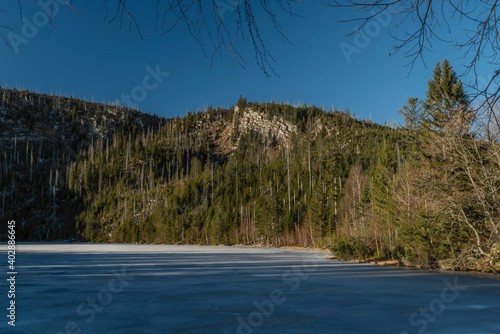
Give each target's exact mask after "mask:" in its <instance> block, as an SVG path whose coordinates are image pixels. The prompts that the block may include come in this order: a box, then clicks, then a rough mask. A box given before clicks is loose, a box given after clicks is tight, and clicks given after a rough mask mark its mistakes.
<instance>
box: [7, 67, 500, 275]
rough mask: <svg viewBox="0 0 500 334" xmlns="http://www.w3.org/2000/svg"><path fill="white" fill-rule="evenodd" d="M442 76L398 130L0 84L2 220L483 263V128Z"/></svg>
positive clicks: (342, 117) (25, 231)
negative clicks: (173, 111) (150, 107)
mask: <svg viewBox="0 0 500 334" xmlns="http://www.w3.org/2000/svg"><path fill="white" fill-rule="evenodd" d="M440 71H441V70H440ZM443 71H445V72H446V69H443ZM445 74H446V73H445ZM452 74H453V73H452ZM435 75H436V76H437V77H436V78H434V79H435V80H434V81H433V82H435V83H436V84H437V83H439V82H441V81H440V80H438V79H439V76H441V75H442V73H441V72H439V73H437V72H436V73H435ZM446 75H448V76H449V73H448V74H446ZM449 80H451V81H450V82H451V83H452V86H453V85H455V86H453V87H455V88H453V92H454V94H455V95H453V96H451V98H450V96H449V94H448V95H446V94H444V95H443V94H442V93H443V92H442V89H441V88H439V87H434V88H432V87H430V88H429V89H430V93H429V92H428V93H429V94H428V99H427V100H426V101H419V100H418V99H414V98H411V99H409V102H408V105H407V106H405V107H404V108H403V109H402V111H401V113H402V115H403V117H404V118H405V120H406V125H405V126H403V127H400V128H393V127H388V126H383V125H379V124H376V123H373V122H369V121H361V120H357V119H355V118H354V117H352V116H351V115H350V114H349V113H348V112H347V113H346V112H341V111H337V110H330V111H325V110H322V109H320V108H316V107H314V106H303V107H292V106H289V105H286V104H282V103H251V102H249V103H247V101H246V100H245V99H244V98H240V100H239V101H238V103H237V105H236V106H235V107H234V108H233V107H231V108H229V109H222V108H217V109H214V108H208V110H207V111H205V112H199V113H188V114H187V115H186V116H185V117H178V118H173V119H164V118H159V117H156V116H151V115H147V114H143V113H141V112H139V111H136V110H131V109H128V108H121V107H116V106H111V105H105V104H96V103H90V102H88V101H83V100H78V99H74V98H67V97H60V96H53V95H52V96H49V95H41V94H35V93H31V92H27V91H18V90H10V89H6V88H5V89H0V96H2V102H1V107H0V117H1V118H0V154H1V158H0V181H1V184H0V189H1V199H0V200H1V201H2V202H1V203H2V204H1V205H2V206H1V216H2V222H6V221H7V220H8V219H15V220H16V222H17V228H18V231H17V235H18V239H22V240H30V241H50V240H71V239H73V240H82V241H92V242H137V243H169V244H176V243H183V244H227V245H231V244H246V245H275V246H277V245H296V246H305V247H309V246H313V247H331V249H332V251H333V252H334V253H335V254H336V255H337V256H338V257H340V258H357V259H367V258H377V259H398V260H401V261H402V262H403V263H405V264H408V265H416V266H421V267H438V266H440V267H443V268H449V269H475V270H490V271H491V270H496V269H498V266H497V265H496V262H497V260H498V255H499V252H500V247H499V246H500V244H499V243H498V242H499V235H498V228H499V222H500V208H499V205H498V203H500V197H499V195H500V194H499V189H500V176H499V175H500V172H499V171H500V150H499V142H498V132H495V131H497V130H498V129H495V128H494V127H492V124H491V123H488V124H486V123H483V122H482V120H481V119H479V118H478V117H468V115H469V113H468V111H467V110H465V109H463V105H464V101H466V95H465V93H464V92H463V91H460V89H458V88H461V83H459V82H457V80H456V78H455V77H454V76H452V77H451V78H449ZM457 85H459V86H457ZM457 87H458V88H457ZM432 89H434V90H435V91H434V94H433V91H432ZM436 92H441V93H439V94H441V95H439V94H437V93H436ZM440 96H441V97H440ZM443 96H447V97H446V98H447V99H448V101H447V103H448V107H447V110H451V109H452V108H454V110H456V111H457V112H455V113H453V115H452V114H450V113H448V114H446V115H445V114H443V113H442V112H441V111H440V110H439V109H438V108H437V107H436V106H437V105H438V103H434V102H432V101H433V99H434V100H436V99H437V100H439V99H443ZM461 99H462V100H461ZM437 100H436V101H437ZM495 136H496V137H495ZM491 138H494V139H493V140H492V139H491ZM495 138H496V139H495ZM5 229H6V224H5V223H2V231H1V232H2V233H5Z"/></svg>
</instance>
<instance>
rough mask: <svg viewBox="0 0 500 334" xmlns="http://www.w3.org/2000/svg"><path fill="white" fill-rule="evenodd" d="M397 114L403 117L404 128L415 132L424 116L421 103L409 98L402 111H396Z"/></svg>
mask: <svg viewBox="0 0 500 334" xmlns="http://www.w3.org/2000/svg"><path fill="white" fill-rule="evenodd" d="M398 114H400V115H401V116H402V117H403V119H404V121H405V128H406V129H408V130H410V131H414V130H417V129H419V128H420V126H421V125H422V120H423V116H424V114H423V110H422V106H421V102H420V101H419V100H418V98H416V97H410V98H409V99H408V102H407V104H406V105H404V106H403V109H401V110H399V111H398Z"/></svg>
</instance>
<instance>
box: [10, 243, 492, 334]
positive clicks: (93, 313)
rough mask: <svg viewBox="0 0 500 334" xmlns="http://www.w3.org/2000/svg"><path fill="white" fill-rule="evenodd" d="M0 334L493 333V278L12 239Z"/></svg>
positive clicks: (242, 251) (273, 254) (255, 254)
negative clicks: (11, 321)
mask: <svg viewBox="0 0 500 334" xmlns="http://www.w3.org/2000/svg"><path fill="white" fill-rule="evenodd" d="M5 249H6V246H5V243H4V244H2V252H1V255H0V256H2V257H3V259H2V260H1V261H3V262H4V264H5V265H2V268H4V269H3V270H2V277H3V279H2V282H1V284H0V289H1V292H0V294H1V296H2V297H1V299H0V300H1V301H2V307H1V309H2V310H4V311H3V313H4V314H2V315H1V317H2V319H3V320H2V322H1V324H0V333H54V334H56V333H173V332H176V333H381V334H382V333H383V334H387V333H395V334H407V333H423V332H425V333H453V334H459V333H500V281H495V280H492V279H486V278H478V277H474V276H470V275H463V274H457V273H437V272H427V271H420V270H413V269H405V268H395V267H376V266H373V265H368V264H354V263H347V262H339V261H332V260H328V259H325V258H324V256H325V255H326V254H325V253H319V252H309V251H296V250H287V249H270V248H244V247H209V246H162V245H95V244H18V245H17V253H16V255H17V258H16V265H17V268H16V269H17V272H18V274H17V277H16V327H11V326H9V325H7V320H8V319H7V318H6V314H7V310H6V307H8V299H7V291H8V285H7V282H6V279H5V277H6V272H7V269H6V264H7V254H6V251H5Z"/></svg>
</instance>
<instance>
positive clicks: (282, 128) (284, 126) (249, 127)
mask: <svg viewBox="0 0 500 334" xmlns="http://www.w3.org/2000/svg"><path fill="white" fill-rule="evenodd" d="M233 126H237V127H238V130H239V133H246V132H248V131H255V132H257V133H259V134H261V135H262V136H263V137H264V138H267V137H268V136H269V135H271V136H274V137H275V138H276V140H277V141H278V143H279V144H280V145H283V144H285V143H286V144H288V143H289V142H290V139H291V137H292V134H294V133H297V126H296V125H294V124H292V123H291V122H288V121H285V120H284V119H283V118H282V117H278V116H273V117H272V118H270V117H269V116H268V115H266V113H265V111H260V110H254V109H252V108H245V109H243V110H240V108H239V107H237V106H236V107H235V108H234V119H233Z"/></svg>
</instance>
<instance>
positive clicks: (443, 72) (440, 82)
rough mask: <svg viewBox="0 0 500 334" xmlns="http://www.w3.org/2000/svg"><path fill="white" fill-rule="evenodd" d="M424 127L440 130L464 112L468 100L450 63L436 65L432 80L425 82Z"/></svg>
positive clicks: (445, 61)
mask: <svg viewBox="0 0 500 334" xmlns="http://www.w3.org/2000/svg"><path fill="white" fill-rule="evenodd" d="M427 87H428V88H427V92H426V99H425V101H424V102H423V107H424V111H425V116H426V117H425V120H424V126H425V127H426V128H427V129H431V130H442V129H444V128H445V127H446V126H447V125H448V124H450V122H451V121H452V120H453V119H454V118H455V117H457V114H459V113H461V112H463V111H464V109H466V108H467V105H468V103H469V98H468V96H467V93H466V92H465V89H464V87H463V85H462V82H461V81H460V80H459V79H458V77H457V74H456V72H455V71H454V70H453V68H452V66H451V64H450V62H449V61H448V60H446V59H445V60H444V61H443V64H442V65H441V63H440V62H438V63H437V64H436V67H435V68H434V73H433V76H432V79H430V80H429V81H428V82H427Z"/></svg>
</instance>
